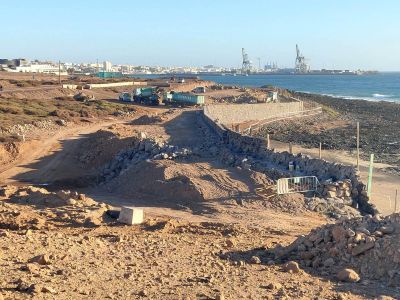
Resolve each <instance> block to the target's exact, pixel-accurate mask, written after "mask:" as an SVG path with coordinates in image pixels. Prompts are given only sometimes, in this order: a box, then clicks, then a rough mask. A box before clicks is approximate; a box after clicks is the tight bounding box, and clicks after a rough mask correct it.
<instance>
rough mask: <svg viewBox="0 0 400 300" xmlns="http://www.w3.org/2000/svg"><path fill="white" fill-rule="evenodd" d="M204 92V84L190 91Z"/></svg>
mask: <svg viewBox="0 0 400 300" xmlns="http://www.w3.org/2000/svg"><path fill="white" fill-rule="evenodd" d="M205 92H206V87H205V86H198V87H196V88H195V89H193V90H192V93H195V94H204V93H205Z"/></svg>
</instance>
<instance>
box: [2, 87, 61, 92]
mask: <svg viewBox="0 0 400 300" xmlns="http://www.w3.org/2000/svg"><path fill="white" fill-rule="evenodd" d="M59 88H60V86H59V85H42V86H38V87H36V86H35V87H21V88H8V89H6V88H4V89H2V90H0V94H1V93H13V92H20V93H22V92H32V91H48V90H55V89H59Z"/></svg>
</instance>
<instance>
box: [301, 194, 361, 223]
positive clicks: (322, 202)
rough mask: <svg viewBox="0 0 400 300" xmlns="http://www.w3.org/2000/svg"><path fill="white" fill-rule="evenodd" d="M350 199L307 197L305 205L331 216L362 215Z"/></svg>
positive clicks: (347, 216) (338, 217)
mask: <svg viewBox="0 0 400 300" xmlns="http://www.w3.org/2000/svg"><path fill="white" fill-rule="evenodd" d="M351 203H352V201H350V204H349V202H348V201H346V200H343V199H340V198H318V197H312V198H305V206H306V208H307V209H308V210H311V211H315V212H319V213H323V214H325V215H327V216H328V217H330V218H334V219H340V218H343V217H345V218H355V217H360V216H361V213H360V211H359V210H358V209H355V208H353V207H352V206H351Z"/></svg>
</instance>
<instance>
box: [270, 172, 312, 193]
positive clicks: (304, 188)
mask: <svg viewBox="0 0 400 300" xmlns="http://www.w3.org/2000/svg"><path fill="white" fill-rule="evenodd" d="M318 185H319V181H318V178H317V177H315V176H302V177H291V178H280V179H278V181H277V183H276V190H277V193H278V195H282V194H291V193H305V192H312V191H314V192H316V191H317V189H318Z"/></svg>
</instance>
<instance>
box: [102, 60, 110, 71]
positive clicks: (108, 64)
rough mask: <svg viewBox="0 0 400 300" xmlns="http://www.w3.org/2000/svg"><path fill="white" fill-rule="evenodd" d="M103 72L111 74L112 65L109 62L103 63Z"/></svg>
mask: <svg viewBox="0 0 400 300" xmlns="http://www.w3.org/2000/svg"><path fill="white" fill-rule="evenodd" d="M103 71H104V72H111V71H112V63H111V62H110V61H105V62H103Z"/></svg>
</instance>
